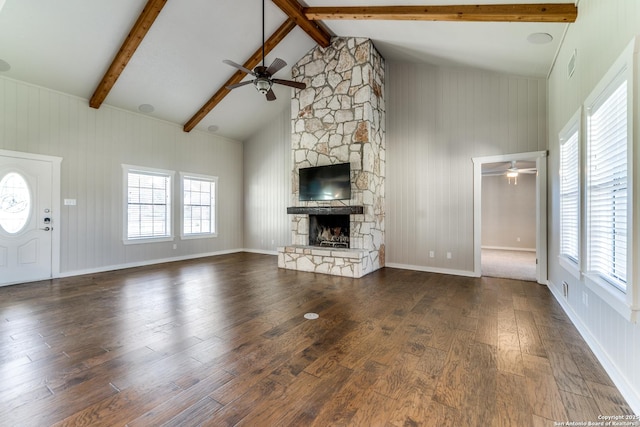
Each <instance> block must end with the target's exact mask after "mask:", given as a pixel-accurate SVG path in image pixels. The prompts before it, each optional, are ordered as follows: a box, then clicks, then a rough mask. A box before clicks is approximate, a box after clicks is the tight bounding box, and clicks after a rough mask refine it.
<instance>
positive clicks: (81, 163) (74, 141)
mask: <svg viewBox="0 0 640 427" xmlns="http://www.w3.org/2000/svg"><path fill="white" fill-rule="evenodd" d="M0 148H2V149H5V150H12V151H21V152H27V153H36V154H45V155H51V156H58V157H62V158H63V160H62V177H61V181H62V182H61V195H62V198H70V199H76V200H77V205H76V206H62V212H61V224H59V225H60V227H61V265H60V271H61V273H62V274H63V275H66V274H73V273H77V272H89V271H100V270H107V269H111V268H117V267H122V266H128V265H138V264H145V263H152V262H155V261H157V260H164V259H173V258H180V257H185V258H188V257H192V256H196V255H199V254H207V253H217V252H224V251H232V250H237V249H240V248H242V238H243V236H242V231H243V230H242V209H243V206H242V200H243V194H242V191H243V188H242V144H241V143H239V142H236V141H231V140H226V139H223V138H219V137H216V136H214V135H210V134H206V133H203V132H198V131H192V132H191V133H189V134H187V133H184V132H183V131H182V128H181V127H180V126H179V125H175V124H170V123H167V122H163V121H159V120H155V119H152V118H149V117H146V116H143V115H140V114H135V113H130V112H125V111H122V110H118V109H114V108H111V107H109V106H108V105H103V106H102V107H101V108H100V109H99V110H96V109H92V108H89V106H88V102H87V101H86V100H84V99H80V98H76V97H73V96H69V95H65V94H61V93H58V92H54V91H51V90H48V89H44V88H40V87H36V86H31V85H28V84H24V83H21V82H16V81H14V80H9V79H5V78H0ZM122 163H126V164H131V165H138V166H148V167H153V168H161V169H168V170H173V171H176V172H180V171H185V172H192V173H200V174H207V175H214V176H218V177H219V181H218V183H219V188H220V192H219V198H218V205H219V206H218V216H219V223H218V225H219V229H220V231H219V234H218V237H217V238H211V239H195V240H185V241H182V240H180V238H179V237H176V239H175V240H174V242H165V243H153V244H138V245H126V246H125V245H124V244H123V243H122V235H123V231H122V223H123V183H122V168H121V164H122ZM176 179H177V177H176ZM175 208H176V209H175V210H174V219H175V222H174V229H175V230H176V235H179V233H177V231H178V228H177V227H178V222H177V221H178V218H179V211H178V206H177V204H176V205H175ZM173 243H176V244H177V249H175V250H174V249H173Z"/></svg>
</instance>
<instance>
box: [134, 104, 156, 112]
mask: <svg viewBox="0 0 640 427" xmlns="http://www.w3.org/2000/svg"><path fill="white" fill-rule="evenodd" d="M138 111H140V112H141V113H145V114H149V113H153V112H154V111H155V108H154V107H153V105H151V104H140V105H139V106H138Z"/></svg>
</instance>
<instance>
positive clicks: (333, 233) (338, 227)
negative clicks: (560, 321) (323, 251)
mask: <svg viewBox="0 0 640 427" xmlns="http://www.w3.org/2000/svg"><path fill="white" fill-rule="evenodd" d="M349 225H350V218H349V215H309V246H320V247H331V248H349V247H350V246H349V234H350V231H349Z"/></svg>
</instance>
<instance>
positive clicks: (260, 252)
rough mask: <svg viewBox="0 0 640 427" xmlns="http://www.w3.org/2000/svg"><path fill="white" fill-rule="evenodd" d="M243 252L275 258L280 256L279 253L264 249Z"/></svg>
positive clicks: (244, 250) (243, 250)
mask: <svg viewBox="0 0 640 427" xmlns="http://www.w3.org/2000/svg"><path fill="white" fill-rule="evenodd" d="M242 252H249V253H252V254H261V255H274V256H278V251H267V250H264V249H249V248H244V249H242Z"/></svg>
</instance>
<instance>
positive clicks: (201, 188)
mask: <svg viewBox="0 0 640 427" xmlns="http://www.w3.org/2000/svg"><path fill="white" fill-rule="evenodd" d="M182 186H183V187H182V188H183V196H182V197H183V221H182V232H183V235H185V236H190V235H191V236H192V235H199V234H214V233H215V232H216V229H215V212H216V210H215V207H216V206H215V200H216V179H215V178H213V177H211V178H210V179H208V178H200V177H198V178H195V177H188V176H185V177H183V179H182Z"/></svg>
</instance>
